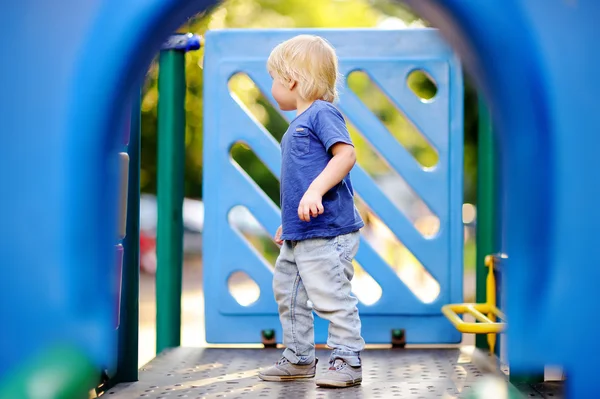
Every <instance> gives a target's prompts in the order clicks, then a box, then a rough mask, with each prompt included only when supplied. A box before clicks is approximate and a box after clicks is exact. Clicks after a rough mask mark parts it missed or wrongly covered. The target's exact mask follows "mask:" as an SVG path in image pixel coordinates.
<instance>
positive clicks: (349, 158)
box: [298, 143, 356, 222]
mask: <svg viewBox="0 0 600 399" xmlns="http://www.w3.org/2000/svg"><path fill="white" fill-rule="evenodd" d="M331 154H332V155H333V158H331V160H330V161H329V163H328V164H327V166H326V167H325V169H323V171H322V172H321V173H320V174H319V176H317V178H316V179H315V180H313V182H312V183H311V185H310V186H309V187H308V190H306V193H304V196H303V197H302V199H301V200H300V205H299V206H298V217H299V218H300V220H303V221H305V222H310V217H311V216H312V217H317V216H319V215H321V214H322V213H323V212H324V208H323V203H322V200H323V195H325V193H326V192H327V191H329V190H330V189H331V188H332V187H333V186H335V185H336V184H338V183H339V182H341V181H342V179H343V178H344V177H346V175H348V173H350V170H352V167H353V166H354V164H355V163H356V153H355V152H354V147H353V146H351V145H350V144H346V143H337V144H334V145H332V146H331Z"/></svg>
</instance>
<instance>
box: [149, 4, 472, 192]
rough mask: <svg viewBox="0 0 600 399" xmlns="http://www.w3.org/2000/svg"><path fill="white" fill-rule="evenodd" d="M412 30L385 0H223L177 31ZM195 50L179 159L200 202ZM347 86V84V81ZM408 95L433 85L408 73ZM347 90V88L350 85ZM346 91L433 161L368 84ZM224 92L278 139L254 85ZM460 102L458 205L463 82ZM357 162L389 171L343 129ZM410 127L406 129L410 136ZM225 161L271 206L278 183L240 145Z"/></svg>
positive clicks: (198, 60) (235, 85) (153, 70)
mask: <svg viewBox="0 0 600 399" xmlns="http://www.w3.org/2000/svg"><path fill="white" fill-rule="evenodd" d="M411 24H417V25H421V26H427V23H426V22H423V21H420V20H418V19H417V18H416V17H415V16H414V14H412V13H411V12H410V10H408V9H407V8H406V7H405V6H400V5H398V4H397V2H396V1H393V0H345V1H340V0H319V1H318V2H316V1H315V2H312V3H311V6H310V7H307V3H306V1H305V0H286V1H280V0H227V1H224V2H223V3H222V4H221V5H220V6H219V7H217V8H215V9H213V10H211V12H209V13H207V14H205V15H199V16H196V17H195V18H192V19H190V20H189V22H188V23H187V24H186V25H185V26H183V27H182V28H181V29H180V30H181V31H185V32H193V33H196V34H199V35H202V34H204V32H205V31H206V30H207V29H217V28H294V27H310V28H312V27H315V28H317V27H330V28H351V27H375V26H384V27H399V26H402V25H411ZM203 56H204V52H203V50H200V51H196V52H191V53H188V54H187V56H186V79H187V97H186V118H187V120H186V122H187V127H186V159H185V167H186V171H185V195H186V196H187V197H194V198H200V197H201V196H202V164H203V160H202V144H203V120H202V109H203V102H204V101H205V100H206V101H210V98H207V99H204V98H203V95H202V91H203V74H202V62H203ZM157 69H158V68H157V65H156V63H153V64H152V66H151V67H150V70H149V72H148V77H147V81H146V86H145V91H144V97H143V101H142V160H141V162H142V172H141V189H142V191H143V192H150V193H154V192H156V167H157V165H156V144H157V140H156V126H157V119H156V118H157V111H156V106H157V102H158V90H157V81H156V80H157V76H158V73H157ZM350 83H352V82H350ZM408 83H409V85H410V87H411V88H413V90H415V91H416V92H418V93H420V95H421V96H422V97H424V98H428V97H431V96H432V95H433V94H434V92H435V85H432V83H431V81H429V80H428V79H427V76H426V75H423V74H421V75H418V74H417V75H415V76H413V77H411V79H410V80H409V82H408ZM351 86H352V85H351ZM355 86H356V87H351V88H352V89H353V90H354V91H355V92H357V93H358V94H360V96H361V97H362V98H363V101H365V102H368V103H369V104H373V107H374V108H375V110H376V113H377V115H378V116H379V117H380V118H381V119H382V121H383V122H384V124H385V125H386V127H388V129H389V130H390V132H391V133H392V134H394V136H396V138H398V140H399V141H400V142H401V143H402V144H403V145H405V146H406V147H407V148H408V149H409V151H410V152H411V153H412V154H413V155H414V156H415V157H416V158H417V159H418V160H419V161H420V162H421V163H422V164H423V165H428V164H431V163H433V164H435V160H436V159H437V155H436V154H435V153H434V152H433V155H432V151H430V150H428V147H429V146H428V143H427V142H426V141H424V140H421V141H419V134H415V133H414V131H412V130H415V129H414V127H413V126H412V124H411V123H410V121H408V120H407V119H406V118H404V117H403V115H402V114H401V113H400V112H399V111H398V110H397V109H396V108H395V107H394V106H393V105H391V103H390V102H389V100H387V98H386V97H385V95H381V94H380V95H379V97H378V94H377V90H373V88H370V87H369V82H368V79H367V80H364V79H363V81H362V82H361V81H360V79H358V80H357V81H356V82H355ZM230 87H231V89H232V91H233V92H234V93H235V94H237V95H238V96H239V97H240V100H241V102H242V103H244V104H245V105H246V106H247V108H248V109H249V110H250V111H251V113H252V114H253V115H254V116H255V117H256V118H257V119H258V120H259V122H261V123H262V124H263V125H264V126H265V128H266V129H267V130H268V131H269V132H271V134H273V136H274V137H275V138H276V139H277V140H280V139H281V136H282V135H283V133H284V132H285V129H286V127H287V122H286V121H285V120H284V119H283V118H282V117H281V116H280V114H279V113H278V111H277V110H276V109H274V108H273V107H272V106H271V104H269V103H268V102H267V101H266V100H265V99H264V97H263V96H262V95H261V93H260V92H259V91H258V89H256V88H255V87H252V86H251V85H249V84H248V82H247V81H246V82H244V81H243V79H240V80H239V81H235V80H234V81H232V82H231V86H230ZM466 87H467V91H466V101H465V107H466V110H465V200H466V201H470V202H472V201H474V198H475V185H474V177H475V167H476V163H477V160H476V152H475V150H476V137H477V136H476V132H477V115H476V111H477V103H476V98H475V92H474V90H473V89H472V88H471V86H470V84H467V86H466ZM350 128H351V129H350V130H351V133H352V135H353V139H354V140H355V145H356V147H357V152H358V158H359V162H360V163H361V164H362V165H363V167H365V169H367V170H368V171H369V172H370V173H372V174H375V175H377V174H381V173H385V171H386V170H387V169H389V168H388V167H387V166H386V165H385V163H384V162H383V161H382V160H380V159H378V158H377V154H376V153H374V152H373V151H372V150H370V149H369V145H368V143H366V142H365V141H364V139H362V137H361V136H360V134H359V133H358V132H357V131H356V129H354V128H353V127H352V126H350ZM411 129H412V130H411ZM232 157H233V158H234V160H235V161H236V162H238V164H239V165H240V166H241V167H242V168H243V169H244V170H246V171H247V172H248V174H249V175H250V176H251V177H253V179H254V180H255V181H256V182H257V183H258V184H259V186H261V187H262V188H263V190H264V191H265V192H266V193H267V195H268V196H269V197H270V198H271V199H273V201H274V202H275V203H278V202H279V185H278V182H277V180H276V179H275V178H274V177H273V174H272V172H271V171H269V170H268V169H267V168H266V166H264V164H262V162H261V161H260V160H259V159H258V158H257V157H256V155H254V153H253V152H252V151H251V149H249V148H248V147H247V146H244V145H237V146H235V147H234V148H233V149H232Z"/></svg>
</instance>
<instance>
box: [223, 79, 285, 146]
mask: <svg viewBox="0 0 600 399" xmlns="http://www.w3.org/2000/svg"><path fill="white" fill-rule="evenodd" d="M229 93H230V94H231V96H232V97H233V98H234V99H235V100H236V101H238V102H240V103H241V104H243V105H244V106H245V108H246V111H247V113H249V114H250V115H251V116H252V117H253V119H254V121H255V122H258V123H260V124H261V125H263V126H264V127H265V129H266V130H267V131H268V132H269V133H271V135H272V136H273V137H274V138H275V140H277V142H281V138H282V137H283V135H284V133H285V131H286V130H287V128H288V122H287V121H286V120H285V119H284V118H283V116H282V115H281V114H280V113H279V111H278V110H277V109H276V108H275V107H273V105H272V104H271V102H270V101H269V100H268V99H267V97H266V96H265V95H264V94H263V93H262V91H261V90H260V88H259V87H258V86H257V85H256V83H254V81H253V80H252V79H251V78H250V77H249V76H248V75H247V74H245V73H243V72H238V73H236V74H235V75H233V76H232V77H231V78H230V79H229Z"/></svg>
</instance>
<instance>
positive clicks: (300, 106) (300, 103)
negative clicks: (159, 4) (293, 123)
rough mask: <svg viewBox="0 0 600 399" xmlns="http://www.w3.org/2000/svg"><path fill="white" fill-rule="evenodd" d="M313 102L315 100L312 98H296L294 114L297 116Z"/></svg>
mask: <svg viewBox="0 0 600 399" xmlns="http://www.w3.org/2000/svg"><path fill="white" fill-rule="evenodd" d="M314 102H315V100H313V101H304V100H298V102H297V105H296V116H298V115H300V114H301V113H303V112H304V111H306V110H307V109H308V107H310V106H311V105H312V104H313V103H314Z"/></svg>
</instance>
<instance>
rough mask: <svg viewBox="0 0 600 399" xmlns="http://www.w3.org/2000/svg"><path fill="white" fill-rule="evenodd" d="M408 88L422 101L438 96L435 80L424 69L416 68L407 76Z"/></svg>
mask: <svg viewBox="0 0 600 399" xmlns="http://www.w3.org/2000/svg"><path fill="white" fill-rule="evenodd" d="M406 84H407V85H408V88H409V89H410V90H411V91H412V92H413V93H414V94H415V96H417V97H418V98H419V99H420V100H421V101H424V102H426V101H431V100H433V98H434V97H435V96H436V94H437V91H438V88H437V84H436V83H435V80H434V79H433V78H432V77H431V75H429V74H428V73H427V72H425V71H424V70H422V69H415V70H413V71H412V72H410V73H409V74H408V76H407V77H406Z"/></svg>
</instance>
